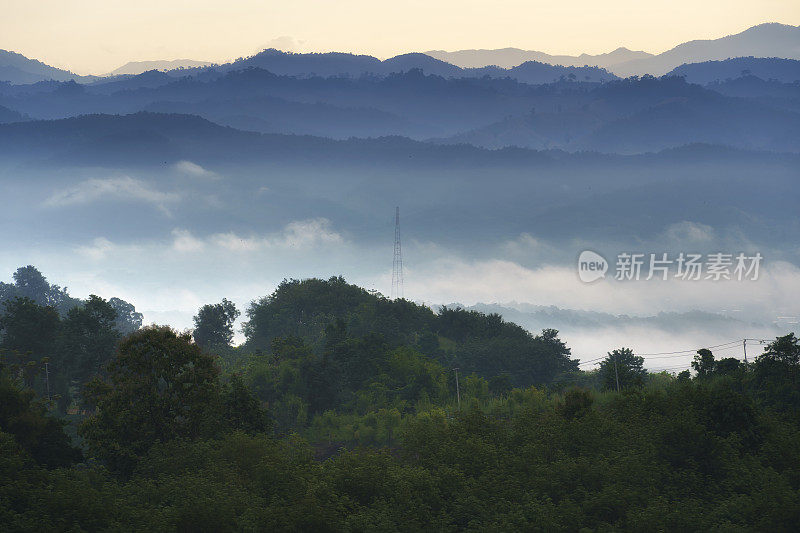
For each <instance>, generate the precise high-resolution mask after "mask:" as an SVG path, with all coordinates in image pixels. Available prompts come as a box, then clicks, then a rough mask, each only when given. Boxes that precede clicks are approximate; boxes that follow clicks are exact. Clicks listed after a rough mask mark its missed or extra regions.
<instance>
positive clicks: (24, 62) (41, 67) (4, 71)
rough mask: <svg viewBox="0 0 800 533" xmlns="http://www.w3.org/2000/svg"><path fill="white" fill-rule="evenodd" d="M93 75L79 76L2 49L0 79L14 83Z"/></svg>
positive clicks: (70, 78)
mask: <svg viewBox="0 0 800 533" xmlns="http://www.w3.org/2000/svg"><path fill="white" fill-rule="evenodd" d="M92 79H94V78H93V77H91V76H78V75H77V74H74V73H72V72H69V71H68V70H62V69H60V68H55V67H51V66H50V65H46V64H44V63H42V62H41V61H37V60H36V59H28V58H27V57H25V56H24V55H22V54H18V53H16V52H9V51H6V50H0V81H8V82H11V83H13V84H23V83H36V82H37V81H46V80H56V81H68V80H78V81H90V80H92Z"/></svg>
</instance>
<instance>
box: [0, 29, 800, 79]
mask: <svg viewBox="0 0 800 533" xmlns="http://www.w3.org/2000/svg"><path fill="white" fill-rule="evenodd" d="M748 56H751V57H762V58H764V57H766V58H783V59H800V27H797V26H789V25H784V24H777V23H769V24H761V25H758V26H753V27H752V28H749V29H747V30H745V31H743V32H741V33H738V34H735V35H729V36H726V37H722V38H719V39H712V40H696V41H689V42H686V43H683V44H680V45H678V46H676V47H674V48H672V49H671V50H668V51H666V52H663V53H660V54H656V55H654V54H650V53H648V52H643V51H631V50H629V49H627V48H623V47H620V48H618V49H616V50H614V51H612V52H609V53H604V54H597V55H589V54H581V55H578V56H567V55H551V54H546V53H544V52H538V51H529V50H521V49H518V48H504V49H498V50H459V51H455V52H445V51H442V50H432V51H429V52H426V53H424V54H423V53H408V54H402V55H398V56H395V57H392V58H389V59H386V60H380V59H378V58H375V57H372V56H368V55H357V54H348V53H310V54H296V53H289V52H281V51H279V50H275V49H268V50H264V51H263V52H260V53H258V54H255V55H253V56H251V57H246V58H240V59H237V60H236V61H233V62H231V63H225V64H220V65H212V64H211V63H210V62H206V61H195V60H184V59H178V60H172V61H138V62H129V63H127V64H125V65H123V66H122V67H119V68H118V69H116V70H114V71H112V72H111V73H110V74H109V75H108V76H106V78H110V79H115V78H124V77H127V76H131V75H137V74H141V73H142V72H146V71H149V70H157V71H165V72H167V73H168V74H169V75H171V76H173V77H183V76H187V75H193V76H198V75H201V74H203V73H204V72H210V73H212V74H211V75H213V73H225V72H229V71H234V70H241V69H244V68H248V67H256V68H262V69H265V70H269V71H270V72H273V73H275V74H284V75H292V76H323V77H327V76H350V77H358V76H362V75H377V76H386V75H388V74H392V73H397V72H405V71H408V70H411V69H421V70H423V71H424V72H425V73H427V74H435V75H438V76H443V77H480V76H486V75H488V76H494V77H505V76H508V77H511V78H514V79H516V80H518V81H521V82H523V83H533V84H538V83H549V82H551V81H553V80H554V79H559V78H560V77H561V76H564V77H570V76H573V77H575V78H576V79H579V80H586V81H607V80H610V79H615V78H616V77H628V76H631V75H643V74H651V75H655V76H660V75H663V74H666V73H668V72H670V71H672V70H674V69H676V68H678V67H680V66H681V65H683V64H687V63H698V62H706V61H721V60H726V59H729V58H737V57H748ZM98 79H100V78H99V77H97V76H78V75H76V74H74V73H72V72H69V71H65V70H61V69H57V68H54V67H50V66H48V65H45V64H44V63H42V62H40V61H37V60H34V59H28V58H26V57H24V56H22V55H20V54H17V53H14V52H7V51H4V50H0V81H6V82H10V83H12V84H29V83H35V82H38V81H48V80H55V81H69V80H75V81H79V82H82V83H88V82H91V81H97V80H98Z"/></svg>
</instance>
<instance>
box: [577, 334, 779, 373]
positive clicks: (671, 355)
mask: <svg viewBox="0 0 800 533" xmlns="http://www.w3.org/2000/svg"><path fill="white" fill-rule="evenodd" d="M747 341H755V342H758V343H760V344H765V343H768V342H771V341H769V340H767V339H750V338H746V339H742V340H735V341H730V342H724V343H722V344H716V345H713V346H704V347H702V348H693V349H689V350H676V351H673V352H655V353H637V354H635V355H637V356H638V357H641V358H643V359H644V360H645V361H647V360H652V359H675V358H680V357H686V356H688V355H692V354H694V353H697V352H698V351H699V350H702V349H706V350H711V349H716V350H717V351H725V350H730V349H733V348H738V347H739V345H742V348H743V350H744V357H745V361H747V351H746V349H747V348H746V346H747ZM606 358H607V356H606V357H597V358H595V359H589V360H588V361H581V362H580V363H578V366H583V365H589V364H596V363H597V362H598V361H603V360H605V359H606Z"/></svg>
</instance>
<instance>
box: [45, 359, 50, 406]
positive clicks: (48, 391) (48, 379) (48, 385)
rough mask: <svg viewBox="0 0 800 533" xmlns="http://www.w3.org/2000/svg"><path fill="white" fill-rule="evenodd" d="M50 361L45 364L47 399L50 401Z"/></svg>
mask: <svg viewBox="0 0 800 533" xmlns="http://www.w3.org/2000/svg"><path fill="white" fill-rule="evenodd" d="M48 365H49V363H45V364H44V382H45V383H46V384H47V401H48V402H49V401H50V367H49V366H48Z"/></svg>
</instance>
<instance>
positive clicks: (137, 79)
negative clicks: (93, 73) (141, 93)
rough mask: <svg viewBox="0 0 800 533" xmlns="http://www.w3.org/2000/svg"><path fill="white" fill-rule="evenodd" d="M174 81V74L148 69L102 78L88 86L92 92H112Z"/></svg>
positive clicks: (158, 85)
mask: <svg viewBox="0 0 800 533" xmlns="http://www.w3.org/2000/svg"><path fill="white" fill-rule="evenodd" d="M174 81H175V77H174V76H170V75H168V74H166V73H164V72H162V71H159V70H148V71H146V72H142V73H139V74H133V75H120V76H113V77H109V78H102V79H100V80H98V81H96V82H94V83H92V84H90V85H89V88H90V89H91V91H92V92H94V93H100V94H113V93H115V92H117V91H126V90H136V89H143V88H146V89H154V88H156V87H161V86H163V85H166V84H168V83H172V82H174Z"/></svg>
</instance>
